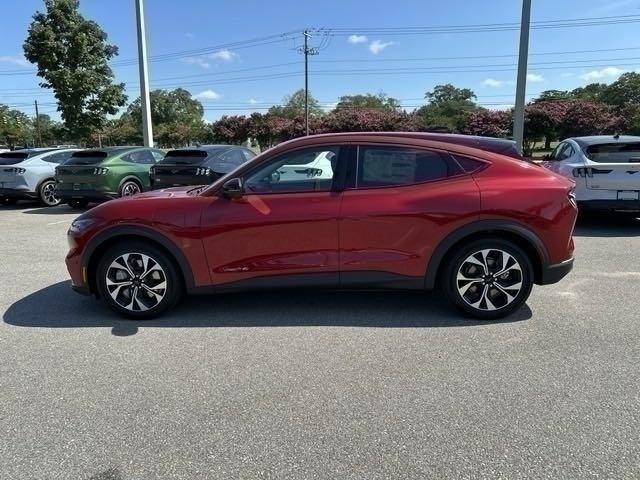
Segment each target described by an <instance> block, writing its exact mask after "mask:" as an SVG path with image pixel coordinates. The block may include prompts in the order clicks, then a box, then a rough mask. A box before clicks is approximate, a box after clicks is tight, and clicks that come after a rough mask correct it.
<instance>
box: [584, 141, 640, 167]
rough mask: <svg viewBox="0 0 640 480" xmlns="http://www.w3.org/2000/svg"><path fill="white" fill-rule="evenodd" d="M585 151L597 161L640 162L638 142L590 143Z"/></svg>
mask: <svg viewBox="0 0 640 480" xmlns="http://www.w3.org/2000/svg"><path fill="white" fill-rule="evenodd" d="M585 153H586V155H587V158H588V159H589V160H592V161H594V162H599V163H640V142H636V143H605V144H601V145H590V146H589V147H587V150H586V151H585Z"/></svg>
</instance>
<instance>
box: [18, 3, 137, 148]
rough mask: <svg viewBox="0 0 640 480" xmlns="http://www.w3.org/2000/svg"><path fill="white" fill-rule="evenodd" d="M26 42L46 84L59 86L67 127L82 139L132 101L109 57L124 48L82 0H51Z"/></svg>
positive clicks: (55, 89) (29, 56)
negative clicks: (86, 12)
mask: <svg viewBox="0 0 640 480" xmlns="http://www.w3.org/2000/svg"><path fill="white" fill-rule="evenodd" d="M45 6H46V13H42V12H36V13H35V15H34V16H33V22H32V23H31V25H30V26H29V30H28V36H27V39H26V40H25V42H24V46H23V48H24V54H25V57H26V58H27V60H29V61H30V62H31V63H34V64H36V65H37V67H38V76H39V77H41V78H42V79H43V81H42V82H41V83H40V86H42V87H43V88H51V89H53V92H54V95H55V97H56V99H57V101H58V105H59V110H60V113H61V115H62V119H63V120H64V122H65V126H66V127H67V128H68V129H69V131H70V132H71V133H73V134H74V135H76V136H77V137H80V138H85V137H87V136H88V135H89V134H90V132H91V131H92V130H94V129H97V128H101V127H102V126H103V125H104V123H105V121H106V117H107V115H114V114H115V113H117V112H118V108H119V107H121V106H123V105H124V104H125V102H126V96H125V95H124V84H122V83H120V84H115V83H114V76H113V71H112V70H111V68H110V67H109V64H108V61H109V60H110V59H112V58H113V57H114V56H116V55H117V54H118V48H117V47H116V46H114V45H110V44H109V43H107V34H106V33H105V32H104V31H103V30H102V29H101V28H100V26H99V25H98V24H97V23H95V22H93V21H90V20H87V19H85V18H84V17H83V16H82V15H81V14H80V12H79V11H78V6H79V0H45Z"/></svg>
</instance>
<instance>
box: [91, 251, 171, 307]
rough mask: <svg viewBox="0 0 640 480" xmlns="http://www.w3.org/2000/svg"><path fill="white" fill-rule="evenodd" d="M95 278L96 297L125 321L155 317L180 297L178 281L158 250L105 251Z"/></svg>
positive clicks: (167, 261) (168, 258) (165, 255)
mask: <svg viewBox="0 0 640 480" xmlns="http://www.w3.org/2000/svg"><path fill="white" fill-rule="evenodd" d="M96 275H97V278H96V280H97V281H96V284H97V286H98V293H99V294H100V296H101V297H102V298H103V299H104V300H105V301H106V302H107V304H108V305H109V306H110V307H111V309H112V310H114V311H115V312H117V313H119V314H120V315H122V316H124V317H127V318H131V319H135V320H144V319H150V318H154V317H157V316H158V315H160V314H162V313H164V312H165V311H166V310H168V309H169V308H171V307H173V306H174V305H175V304H176V303H177V302H178V301H179V300H180V298H181V297H182V292H183V287H182V281H181V278H180V276H179V274H178V270H177V267H176V266H175V264H174V262H173V261H172V259H171V258H170V257H169V256H168V255H167V254H166V253H164V252H163V251H161V250H160V249H157V248H154V247H152V246H147V245H144V244H142V243H138V242H130V243H127V244H121V245H116V246H114V247H112V248H111V249H109V250H108V251H107V253H106V254H105V255H103V257H102V259H101V261H100V263H99V265H98V269H97V271H96Z"/></svg>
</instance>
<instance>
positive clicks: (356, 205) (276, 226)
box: [66, 133, 577, 293]
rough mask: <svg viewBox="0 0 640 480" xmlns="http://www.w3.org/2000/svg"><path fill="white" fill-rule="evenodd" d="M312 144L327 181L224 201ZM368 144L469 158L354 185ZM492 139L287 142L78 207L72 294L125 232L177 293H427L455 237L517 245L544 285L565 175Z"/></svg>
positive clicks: (565, 223)
mask: <svg viewBox="0 0 640 480" xmlns="http://www.w3.org/2000/svg"><path fill="white" fill-rule="evenodd" d="M322 145H334V146H335V145H337V146H341V147H342V149H341V150H340V151H341V154H340V158H339V159H338V162H339V165H341V166H342V167H340V166H338V169H339V170H338V172H345V173H344V174H343V175H342V177H341V179H340V181H341V182H342V184H340V182H337V183H338V186H337V188H332V189H331V191H320V192H316V191H310V192H298V193H269V194H260V193H252V192H247V193H245V194H244V195H242V196H239V197H234V198H229V196H228V195H225V193H224V187H223V186H224V184H225V182H227V181H228V180H229V179H231V178H244V177H246V176H247V175H248V172H251V171H254V170H255V169H256V168H257V167H258V166H259V165H262V164H265V163H266V162H268V161H269V159H272V158H275V157H276V156H278V155H282V154H283V153H286V152H289V151H295V150H297V149H304V148H308V147H316V146H322ZM367 145H368V146H386V147H394V146H402V147H409V148H413V149H427V150H430V151H436V152H441V153H442V154H446V155H454V156H456V158H458V159H462V160H460V161H466V160H468V161H469V162H468V163H469V165H466V166H465V167H464V168H461V171H460V172H458V174H455V175H451V176H449V177H447V178H444V179H441V180H437V181H431V182H424V183H418V184H412V185H401V186H385V187H381V188H356V186H355V185H354V184H353V182H352V181H351V182H350V178H351V176H352V173H351V170H350V169H352V167H353V168H357V165H359V164H358V163H357V162H358V160H357V158H356V152H357V151H358V148H364V146H367ZM483 147H485V148H484V149H481V148H483ZM503 147H504V145H503V144H501V143H500V142H494V143H491V142H489V141H487V143H486V144H483V143H482V141H481V140H478V139H477V138H476V137H464V136H448V135H430V134H421V133H352V134H328V135H319V136H312V137H305V138H301V139H297V140H293V141H290V142H286V143H283V144H281V145H279V146H277V147H275V148H273V149H271V150H269V151H267V152H265V153H263V154H262V155H259V156H258V157H256V158H255V159H253V160H252V161H250V162H248V163H246V164H245V165H243V166H242V167H240V168H239V169H238V170H236V171H234V172H231V173H230V174H228V175H227V176H225V177H223V178H222V179H220V180H218V181H217V182H215V183H214V184H212V185H210V186H208V187H206V188H202V189H199V190H194V189H193V187H189V188H174V189H167V190H159V191H153V192H148V193H143V194H140V195H136V196H135V197H131V198H126V199H118V200H114V201H111V202H108V203H106V204H103V205H100V206H98V207H95V208H94V209H92V210H90V211H88V212H86V213H85V214H84V215H82V216H81V217H79V219H78V223H77V224H76V226H75V227H73V228H72V229H71V230H70V232H69V240H70V245H71V248H70V251H69V254H68V256H67V259H66V263H67V267H68V270H69V273H70V275H71V279H72V284H73V288H74V289H75V290H77V291H79V292H82V293H96V281H95V278H94V277H95V269H96V266H97V262H98V261H99V259H100V257H101V254H102V253H104V252H105V250H106V249H107V248H109V246H112V245H113V244H114V243H115V242H126V241H129V240H131V239H136V238H137V239H142V240H144V241H145V242H148V243H149V244H153V245H156V246H157V247H158V248H161V249H163V251H166V252H167V253H168V254H169V255H170V256H171V257H172V258H173V259H174V260H175V262H176V263H177V265H178V266H179V270H180V273H181V275H182V277H183V280H184V285H185V288H186V290H187V292H190V293H198V292H211V291H225V290H229V289H234V288H249V287H257V288H260V287H268V286H279V287H280V286H300V285H322V286H330V287H336V286H342V287H350V286H354V287H357V286H367V287H371V286H374V287H375V286H379V287H385V288H386V287H390V288H426V289H431V288H433V287H435V286H437V283H438V278H439V275H440V273H441V270H442V266H443V265H444V263H445V262H446V261H447V258H448V256H450V255H451V252H452V251H453V249H454V248H455V246H456V245H460V244H461V242H465V241H470V240H473V239H477V238H481V237H483V236H487V235H493V236H498V237H500V238H504V239H508V240H510V241H512V242H514V243H516V244H517V245H519V246H520V247H521V248H522V249H523V250H524V251H525V252H526V253H527V255H528V256H529V258H530V260H531V263H532V266H533V269H534V278H535V283H537V284H546V283H553V282H556V281H558V280H560V279H561V278H562V277H563V276H564V275H566V274H567V273H568V272H569V271H570V269H571V267H572V263H573V249H574V246H573V240H572V232H573V228H574V223H575V220H576V216H577V208H576V205H575V202H574V201H573V199H572V198H571V191H572V189H573V183H572V182H571V181H570V180H567V179H565V178H563V177H561V176H558V175H556V174H553V173H551V172H549V171H548V170H546V169H544V168H541V167H539V166H537V165H535V164H532V163H529V162H527V161H525V160H523V159H517V158H513V157H514V155H511V154H509V153H508V152H502V153H496V152H497V151H501V150H503ZM490 150H493V151H490ZM504 153H506V154H504ZM341 168H342V169H341ZM338 176H339V177H340V173H339V174H338Z"/></svg>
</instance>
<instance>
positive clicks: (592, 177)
mask: <svg viewBox="0 0 640 480" xmlns="http://www.w3.org/2000/svg"><path fill="white" fill-rule="evenodd" d="M542 164H543V165H544V166H545V167H547V168H548V169H549V170H552V171H554V172H556V173H559V174H561V175H563V176H565V177H568V178H572V179H573V180H574V181H575V182H576V201H577V202H578V206H579V207H580V208H581V209H582V210H589V211H593V210H600V211H614V212H623V213H629V214H634V215H637V214H638V213H639V212H640V137H632V136H621V135H615V136H604V135H602V136H593V137H574V138H567V139H566V140H563V141H562V142H560V143H559V144H558V146H557V147H556V148H555V150H554V151H553V152H552V153H551V155H549V156H548V157H547V158H546V159H545V161H544V162H542Z"/></svg>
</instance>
